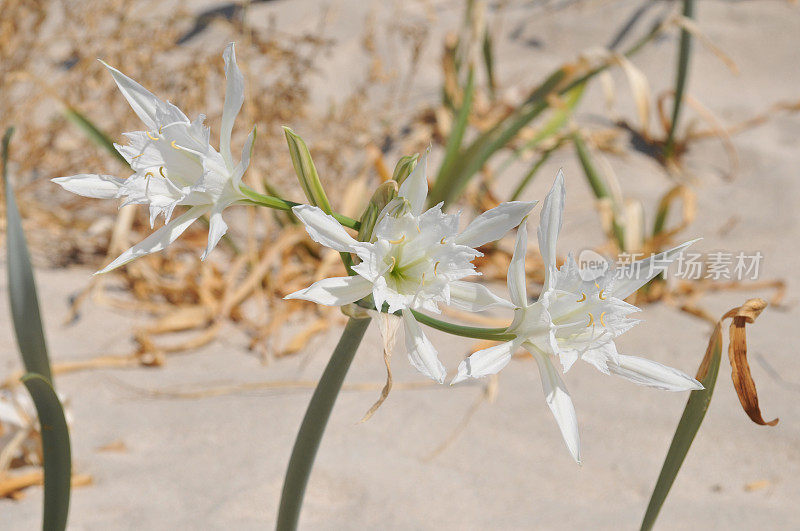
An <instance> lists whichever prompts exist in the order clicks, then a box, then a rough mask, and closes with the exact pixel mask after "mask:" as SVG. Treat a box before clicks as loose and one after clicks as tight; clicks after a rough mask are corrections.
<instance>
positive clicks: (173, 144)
mask: <svg viewBox="0 0 800 531" xmlns="http://www.w3.org/2000/svg"><path fill="white" fill-rule="evenodd" d="M169 145H170V146H172V149H180V148H179V147H178V146H176V145H175V141H174V140H173V141H172V142H170V143H169Z"/></svg>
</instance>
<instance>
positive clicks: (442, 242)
mask: <svg viewBox="0 0 800 531" xmlns="http://www.w3.org/2000/svg"><path fill="white" fill-rule="evenodd" d="M439 243H441V244H442V245H444V236H442V239H441V240H439Z"/></svg>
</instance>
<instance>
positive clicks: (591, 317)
mask: <svg viewBox="0 0 800 531" xmlns="http://www.w3.org/2000/svg"><path fill="white" fill-rule="evenodd" d="M590 326H594V315H592V314H589V324H587V325H586V328H589V327H590Z"/></svg>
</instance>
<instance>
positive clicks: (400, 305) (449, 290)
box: [286, 154, 535, 383]
mask: <svg viewBox="0 0 800 531" xmlns="http://www.w3.org/2000/svg"><path fill="white" fill-rule="evenodd" d="M426 165H427V154H425V155H423V156H422V157H421V158H420V160H419V162H418V164H417V166H416V167H415V168H414V171H413V172H411V174H410V175H409V176H408V178H407V179H405V180H404V181H403V183H402V184H401V186H400V189H399V190H398V195H397V197H396V198H395V199H393V200H392V201H391V202H390V203H389V204H388V205H386V207H385V208H384V209H383V210H382V211H381V213H380V214H379V216H378V221H377V223H376V225H375V229H374V231H373V235H372V240H371V241H369V242H361V241H357V240H356V239H355V238H353V237H352V236H350V235H349V234H348V233H347V231H345V229H344V227H342V225H340V224H339V222H337V221H336V220H335V219H334V218H333V216H330V215H327V214H325V213H324V212H323V211H322V210H320V209H319V208H317V207H312V206H308V205H300V206H296V207H294V208H293V209H292V211H293V212H294V214H295V215H296V216H297V217H298V218H299V219H300V221H302V222H303V223H304V224H305V226H306V230H307V231H308V234H309V235H310V236H311V238H312V239H314V240H315V241H316V242H318V243H321V244H322V245H324V246H326V247H330V248H331V249H335V250H337V251H340V252H345V253H354V254H356V255H357V256H358V257H359V258H360V259H361V262H360V263H358V264H357V265H355V266H353V268H352V269H353V271H354V272H355V273H356V274H355V275H353V276H347V277H334V278H325V279H322V280H320V281H318V282H315V283H314V284H312V285H311V286H309V287H307V288H305V289H302V290H300V291H296V292H294V293H292V294H290V295H287V296H286V298H287V299H304V300H308V301H313V302H316V303H319V304H324V305H329V306H341V305H345V304H350V303H353V302H356V301H358V300H360V299H363V298H364V297H367V296H368V295H372V297H373V301H374V303H375V307H376V308H377V309H378V310H381V309H382V308H383V306H384V303H386V305H387V306H388V311H389V312H390V313H394V312H398V311H399V312H401V314H402V320H403V323H404V325H405V337H406V340H405V342H406V348H407V349H408V355H409V359H410V361H411V364H412V365H413V366H414V367H416V368H417V369H418V370H419V371H420V372H421V373H422V374H424V375H426V376H428V377H429V378H432V379H433V380H436V381H437V382H439V383H443V382H444V379H445V376H446V375H447V371H445V368H444V366H443V365H442V363H441V362H440V361H439V357H438V354H437V352H436V349H435V348H434V347H433V344H431V342H430V340H429V339H428V338H427V337H426V336H425V334H424V333H423V331H422V328H421V327H420V325H419V323H418V322H417V321H416V319H415V318H414V315H413V313H412V312H411V310H425V311H429V312H435V313H438V312H439V311H440V310H439V304H449V305H453V306H455V307H457V308H461V309H464V310H468V311H482V310H486V309H488V308H492V307H507V308H511V307H512V305H511V303H509V302H508V301H506V300H504V299H502V298H500V297H498V296H497V295H495V294H493V293H492V292H491V291H489V289H487V288H486V287H485V286H483V285H482V284H478V283H475V282H466V281H464V280H462V279H463V278H465V277H469V276H472V275H479V274H480V273H478V272H477V271H475V266H474V264H472V260H473V259H475V258H476V257H478V256H482V253H481V252H480V251H477V250H476V247H480V246H481V245H484V244H486V243H488V242H491V241H494V240H497V239H499V238H500V237H502V236H503V235H504V234H505V233H506V232H508V231H509V230H511V229H512V228H514V227H516V226H517V225H519V223H520V221H522V219H523V218H524V217H525V216H526V215H527V214H528V212H530V210H531V209H532V208H533V207H534V205H535V203H533V202H521V201H513V202H509V203H503V204H501V205H499V206H497V207H495V208H493V209H491V210H488V211H486V212H484V213H483V214H481V215H480V216H478V217H477V218H475V219H474V220H473V221H472V222H471V223H470V224H469V225H468V226H467V227H466V228H465V229H464V230H463V231H461V232H459V223H458V222H459V214H445V213H443V212H442V204H441V203H440V204H438V205H436V206H434V207H433V208H430V209H428V210H426V211H423V208H424V205H425V201H426V199H427V195H428V181H427V178H426V176H425V171H426Z"/></svg>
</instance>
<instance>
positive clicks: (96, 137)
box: [64, 107, 130, 168]
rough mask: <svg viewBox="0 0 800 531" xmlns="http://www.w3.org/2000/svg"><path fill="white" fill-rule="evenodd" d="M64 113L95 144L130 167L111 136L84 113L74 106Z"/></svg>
mask: <svg viewBox="0 0 800 531" xmlns="http://www.w3.org/2000/svg"><path fill="white" fill-rule="evenodd" d="M64 115H65V116H66V117H67V119H68V120H69V121H70V122H72V123H73V124H75V125H76V126H77V127H78V128H79V129H80V130H81V131H83V132H84V134H86V136H87V137H88V138H89V139H90V140H92V141H93V142H94V143H95V144H97V145H98V146H100V147H101V148H103V149H105V150H106V151H107V152H108V153H109V154H110V155H112V156H113V157H114V158H116V159H117V160H118V161H120V162H121V163H122V164H124V165H125V167H126V168H129V167H130V165H129V164H128V161H127V160H125V157H123V156H122V154H121V153H120V152H119V151H117V148H115V147H114V141H113V140H111V137H109V136H108V135H107V134H106V133H105V132H104V131H102V130H101V129H100V128H99V127H97V126H96V125H94V123H93V122H92V121H91V120H89V118H87V117H86V116H85V115H84V114H83V113H81V112H80V111H78V110H77V109H74V108H72V107H67V108H66V110H64Z"/></svg>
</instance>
